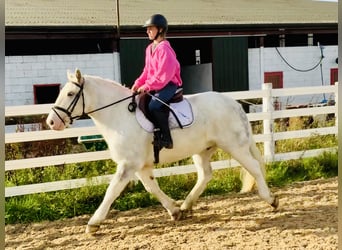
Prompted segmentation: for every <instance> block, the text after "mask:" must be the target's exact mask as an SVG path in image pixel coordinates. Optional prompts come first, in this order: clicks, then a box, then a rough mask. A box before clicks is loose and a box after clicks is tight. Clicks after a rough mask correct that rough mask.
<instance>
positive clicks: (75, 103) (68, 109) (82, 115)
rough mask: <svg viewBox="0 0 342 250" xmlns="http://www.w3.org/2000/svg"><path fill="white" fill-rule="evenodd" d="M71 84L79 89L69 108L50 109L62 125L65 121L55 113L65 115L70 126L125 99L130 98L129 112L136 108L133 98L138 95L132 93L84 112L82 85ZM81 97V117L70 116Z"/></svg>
mask: <svg viewBox="0 0 342 250" xmlns="http://www.w3.org/2000/svg"><path fill="white" fill-rule="evenodd" d="M71 83H73V84H75V85H76V86H77V87H78V88H79V90H78V92H77V94H76V95H75V98H74V99H73V100H72V101H71V103H70V105H69V107H68V108H66V109H65V108H63V107H60V106H57V105H55V106H53V107H52V110H53V111H54V112H55V114H56V115H57V116H58V118H59V119H60V120H61V121H62V122H63V124H64V125H65V121H64V119H63V118H62V117H61V116H60V114H59V113H58V112H57V111H62V112H63V113H65V114H66V115H67V116H68V118H69V119H70V124H72V123H73V121H74V120H77V119H79V118H81V117H84V116H86V115H89V114H91V113H94V112H96V111H99V110H102V109H105V108H108V107H110V106H113V105H115V104H118V103H120V102H123V101H125V100H127V99H130V98H132V102H131V103H130V104H129V105H128V110H129V111H130V112H134V111H135V108H136V102H135V96H136V95H138V94H139V93H133V94H132V95H130V96H127V97H125V98H122V99H120V100H118V101H115V102H113V103H110V104H108V105H105V106H103V107H101V108H97V109H94V110H92V111H89V112H85V99H84V94H83V85H84V84H78V83H76V82H73V81H72V82H71ZM81 97H82V114H81V115H76V116H72V112H73V111H74V109H75V107H76V105H77V103H78V101H79V100H80V98H81Z"/></svg>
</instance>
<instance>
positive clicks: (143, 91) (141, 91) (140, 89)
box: [137, 86, 146, 93]
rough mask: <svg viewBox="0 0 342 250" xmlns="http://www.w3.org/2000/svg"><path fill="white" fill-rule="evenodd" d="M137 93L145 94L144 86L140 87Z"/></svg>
mask: <svg viewBox="0 0 342 250" xmlns="http://www.w3.org/2000/svg"><path fill="white" fill-rule="evenodd" d="M137 92H138V93H145V92H146V90H145V88H144V86H141V87H139V88H138V90H137Z"/></svg>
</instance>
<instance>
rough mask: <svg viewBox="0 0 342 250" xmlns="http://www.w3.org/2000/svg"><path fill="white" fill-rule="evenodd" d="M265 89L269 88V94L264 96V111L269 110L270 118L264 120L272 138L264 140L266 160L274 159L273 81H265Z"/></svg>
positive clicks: (267, 132)
mask: <svg viewBox="0 0 342 250" xmlns="http://www.w3.org/2000/svg"><path fill="white" fill-rule="evenodd" d="M262 89H263V90H267V96H266V97H263V98H262V112H269V114H270V116H269V119H265V120H263V128H264V134H265V135H270V140H269V141H265V142H264V158H265V161H266V162H272V161H273V160H274V138H273V119H272V112H273V104H272V83H264V84H263V85H262Z"/></svg>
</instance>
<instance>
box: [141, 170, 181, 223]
mask: <svg viewBox="0 0 342 250" xmlns="http://www.w3.org/2000/svg"><path fill="white" fill-rule="evenodd" d="M136 175H137V176H138V178H139V179H140V181H141V182H142V184H143V185H144V187H145V189H146V191H147V192H149V193H151V194H153V195H154V196H155V197H156V198H157V199H158V200H159V201H160V203H161V204H162V205H163V207H164V208H165V209H166V210H167V212H168V213H169V215H170V216H171V219H172V220H179V219H180V218H181V211H180V209H179V207H177V204H176V202H175V201H174V200H173V199H171V198H170V197H169V196H167V195H166V194H165V193H164V192H163V191H162V190H161V189H160V187H159V185H158V182H157V181H156V179H155V177H154V175H153V168H152V167H151V166H145V167H144V168H143V169H141V170H139V171H138V172H137V173H136Z"/></svg>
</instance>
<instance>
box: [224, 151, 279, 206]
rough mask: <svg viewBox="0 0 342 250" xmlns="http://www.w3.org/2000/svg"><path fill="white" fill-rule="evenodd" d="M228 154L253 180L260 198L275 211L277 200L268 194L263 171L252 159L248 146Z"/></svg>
mask: <svg viewBox="0 0 342 250" xmlns="http://www.w3.org/2000/svg"><path fill="white" fill-rule="evenodd" d="M230 153H231V155H232V157H233V158H234V159H236V160H237V161H238V162H240V164H241V165H242V166H243V167H244V168H245V169H246V170H247V171H248V172H249V174H250V175H251V176H253V177H254V178H255V181H256V184H257V187H258V192H259V196H260V198H261V199H263V200H265V201H266V202H267V203H268V204H270V205H271V206H272V207H273V208H274V209H277V207H278V204H279V201H278V198H277V197H276V196H274V195H273V194H272V193H271V192H270V190H269V188H268V186H267V183H266V180H265V176H264V174H265V173H264V169H263V167H262V165H261V164H260V162H259V161H258V160H257V159H256V158H254V157H253V155H252V152H251V151H250V149H249V147H248V145H244V146H241V147H237V148H234V150H233V151H231V152H230Z"/></svg>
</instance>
